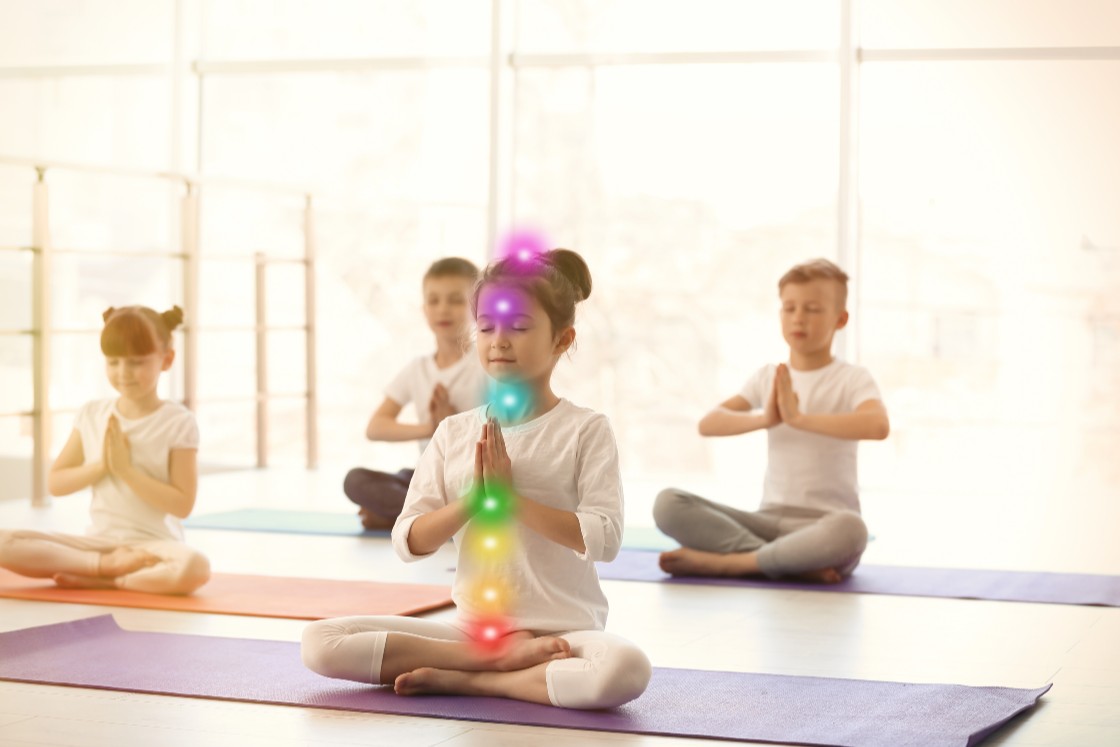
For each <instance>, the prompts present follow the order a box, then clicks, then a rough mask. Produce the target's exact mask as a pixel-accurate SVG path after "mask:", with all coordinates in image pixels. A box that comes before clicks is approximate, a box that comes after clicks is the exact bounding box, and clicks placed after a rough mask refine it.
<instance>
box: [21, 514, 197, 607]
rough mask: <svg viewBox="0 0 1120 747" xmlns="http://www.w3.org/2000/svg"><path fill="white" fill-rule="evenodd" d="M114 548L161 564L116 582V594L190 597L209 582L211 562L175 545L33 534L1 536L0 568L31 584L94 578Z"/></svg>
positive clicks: (180, 543)
mask: <svg viewBox="0 0 1120 747" xmlns="http://www.w3.org/2000/svg"><path fill="white" fill-rule="evenodd" d="M118 547H131V548H135V549H137V550H143V551H144V552H147V553H150V554H152V555H155V556H156V557H157V558H159V562H158V563H155V564H153V565H150V566H148V567H146V568H141V569H140V570H138V571H134V572H132V573H129V574H126V575H124V576H118V577H117V578H116V579H115V584H116V586H117V588H118V589H127V590H129V591H144V592H148V593H150V594H190V593H191V592H192V591H194V590H195V589H197V588H198V587H200V586H202V585H203V584H204V583H206V582H207V581H209V580H210V561H209V560H207V559H206V556H205V555H203V554H202V553H200V552H198V551H197V550H193V549H191V548H190V547H187V546H186V545H185V544H183V543H182V542H178V541H176V540H151V541H148V542H128V543H122V542H117V541H114V540H109V539H104V538H101V537H87V536H80V535H74V534H62V533H56V532H35V531H32V530H23V529H16V530H0V567H3V568H7V569H8V570H10V571H15V572H16V573H18V574H20V575H23V576H31V577H32V578H50V577H51V576H54V575H55V574H56V573H71V574H75V575H78V576H89V577H96V576H98V568H99V565H100V560H101V555H102V554H103V553H107V552H110V551H112V550H115V549H117V548H118Z"/></svg>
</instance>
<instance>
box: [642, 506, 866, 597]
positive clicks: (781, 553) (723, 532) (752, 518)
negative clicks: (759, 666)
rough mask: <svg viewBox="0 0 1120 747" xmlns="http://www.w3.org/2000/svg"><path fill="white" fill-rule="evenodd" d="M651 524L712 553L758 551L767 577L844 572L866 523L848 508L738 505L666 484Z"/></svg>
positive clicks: (861, 545)
mask: <svg viewBox="0 0 1120 747" xmlns="http://www.w3.org/2000/svg"><path fill="white" fill-rule="evenodd" d="M653 520H654V522H655V523H656V524H657V528H658V529H660V530H661V531H662V532H664V533H665V534H667V535H669V536H670V537H672V538H673V539H675V540H676V541H677V542H680V543H681V544H682V545H684V546H685V547H691V548H692V549H694V550H704V551H706V552H715V553H722V554H727V553H733V552H751V551H755V550H757V551H758V567H759V568H760V569H761V570H762V572H763V573H765V574H766V575H767V576H769V577H770V578H780V577H782V576H795V575H797V574H799V573H806V572H808V571H819V570H821V569H823V568H835V569H836V570H837V571H838V572H839V573H840V575H841V576H848V575H850V574H851V572H852V571H853V570H855V568H856V566H857V565H859V559H860V557H861V556H862V555H863V551H864V550H865V549H866V548H867V526H866V525H865V524H864V523H863V519H861V518H860V516H859V514H857V513H855V512H854V511H816V510H814V509H810V508H799V507H797V506H772V507H769V508H764V509H762V510H761V511H741V510H739V509H737V508H732V507H731V506H725V505H723V504H722V503H716V502H715V501H710V500H708V499H707V498H701V497H700V496H698V495H696V494H694V493H689V492H688V491H687V490H679V489H677V488H668V489H666V490H662V491H661V493H659V494H658V496H657V500H656V501H654V504H653Z"/></svg>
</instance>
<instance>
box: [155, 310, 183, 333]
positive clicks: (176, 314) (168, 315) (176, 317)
mask: <svg viewBox="0 0 1120 747" xmlns="http://www.w3.org/2000/svg"><path fill="white" fill-rule="evenodd" d="M159 317H160V319H162V320H163V323H164V325H166V327H167V331H168V332H172V331H174V330H175V328H176V327H178V326H179V325H180V324H182V323H183V310H182V309H181V308H179V307H178V306H172V307H171V309H170V310H168V311H165V312H163V313H162V314H160V315H159Z"/></svg>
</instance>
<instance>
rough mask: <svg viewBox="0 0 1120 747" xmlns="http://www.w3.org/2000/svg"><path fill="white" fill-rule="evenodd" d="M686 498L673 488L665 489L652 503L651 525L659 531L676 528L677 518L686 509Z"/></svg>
mask: <svg viewBox="0 0 1120 747" xmlns="http://www.w3.org/2000/svg"><path fill="white" fill-rule="evenodd" d="M687 505H688V498H687V497H686V496H684V495H681V493H680V491H678V490H676V489H675V488H666V489H665V490H662V491H661V492H660V493H658V494H657V498H655V499H654V501H653V523H654V524H656V525H657V528H658V529H660V530H661V531H665V530H667V529H670V528H672V527H674V526H676V525H677V524H678V523H679V522H678V517H679V516H680V515H681V512H682V511H683V510H684V509H685V508H686V507H687Z"/></svg>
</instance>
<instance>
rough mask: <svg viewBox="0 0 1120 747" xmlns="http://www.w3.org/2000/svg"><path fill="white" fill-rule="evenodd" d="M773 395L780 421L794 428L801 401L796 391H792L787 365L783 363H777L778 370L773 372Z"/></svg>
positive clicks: (799, 415) (798, 418)
mask: <svg viewBox="0 0 1120 747" xmlns="http://www.w3.org/2000/svg"><path fill="white" fill-rule="evenodd" d="M774 395H775V396H774V397H772V399H775V400H777V405H778V416H779V417H780V418H781V420H782V422H784V423H786V424H787V425H789V426H792V427H794V428H796V427H797V423H798V421H799V420H800V418H801V401H800V400H799V399H798V397H797V392H795V391H793V380H792V379H791V378H790V375H789V367H788V366H787V365H786V364H784V363H781V364H778V370H777V371H776V372H775V373H774Z"/></svg>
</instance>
